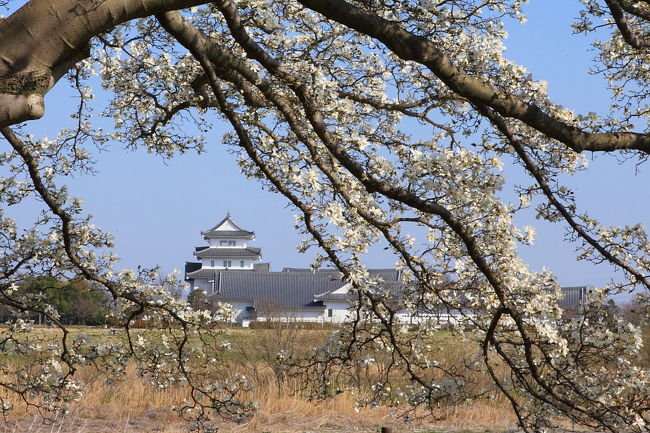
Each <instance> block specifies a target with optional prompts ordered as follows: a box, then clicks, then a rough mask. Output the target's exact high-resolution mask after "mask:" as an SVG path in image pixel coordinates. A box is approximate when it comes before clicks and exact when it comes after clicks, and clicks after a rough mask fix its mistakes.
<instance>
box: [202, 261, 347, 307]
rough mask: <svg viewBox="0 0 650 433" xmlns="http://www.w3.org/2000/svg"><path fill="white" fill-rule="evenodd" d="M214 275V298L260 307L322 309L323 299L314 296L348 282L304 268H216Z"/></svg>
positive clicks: (212, 297)
mask: <svg viewBox="0 0 650 433" xmlns="http://www.w3.org/2000/svg"><path fill="white" fill-rule="evenodd" d="M213 272H214V271H213ZM213 275H214V278H215V290H216V291H217V292H218V293H214V294H211V295H210V297H211V299H213V300H215V301H222V302H228V301H234V300H249V301H251V302H252V303H253V306H254V308H256V309H258V310H259V309H265V308H267V309H270V310H275V309H294V310H296V309H306V308H307V309H311V308H320V309H322V308H323V305H322V303H321V302H315V301H314V297H315V296H316V295H317V294H319V293H325V292H330V291H332V290H336V289H338V288H340V287H341V286H343V285H344V284H345V283H344V282H342V281H340V280H332V279H330V278H328V277H327V275H323V276H320V275H313V274H307V273H304V272H301V273H289V272H249V271H216V273H214V274H213Z"/></svg>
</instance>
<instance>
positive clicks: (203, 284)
mask: <svg viewBox="0 0 650 433" xmlns="http://www.w3.org/2000/svg"><path fill="white" fill-rule="evenodd" d="M193 288H194V289H201V290H205V292H206V293H210V292H212V283H210V282H208V280H194V286H193Z"/></svg>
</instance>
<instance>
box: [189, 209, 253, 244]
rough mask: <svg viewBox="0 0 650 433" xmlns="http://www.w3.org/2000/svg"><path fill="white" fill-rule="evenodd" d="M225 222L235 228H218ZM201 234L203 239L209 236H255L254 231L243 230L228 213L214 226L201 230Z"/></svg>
mask: <svg viewBox="0 0 650 433" xmlns="http://www.w3.org/2000/svg"><path fill="white" fill-rule="evenodd" d="M226 222H228V223H230V224H231V225H232V226H234V227H235V228H236V229H237V230H218V229H219V227H221V226H222V225H223V224H225V223H226ZM201 236H203V237H204V238H205V239H209V238H231V239H232V238H243V239H253V238H254V237H255V232H249V231H248V230H244V229H243V228H241V227H240V226H239V224H237V223H236V222H235V221H234V220H233V219H232V218H231V217H230V214H228V215H226V217H225V218H224V219H222V220H221V221H219V222H218V223H217V224H216V225H215V226H214V227H212V228H210V229H208V230H206V231H204V232H201Z"/></svg>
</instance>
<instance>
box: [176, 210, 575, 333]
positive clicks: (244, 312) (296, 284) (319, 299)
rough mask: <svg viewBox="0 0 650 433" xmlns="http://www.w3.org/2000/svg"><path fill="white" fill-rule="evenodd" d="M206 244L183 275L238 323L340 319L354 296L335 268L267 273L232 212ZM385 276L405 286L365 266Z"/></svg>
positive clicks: (389, 282)
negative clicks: (227, 309) (229, 311)
mask: <svg viewBox="0 0 650 433" xmlns="http://www.w3.org/2000/svg"><path fill="white" fill-rule="evenodd" d="M201 236H203V239H204V240H205V241H206V242H207V244H208V245H207V246H201V247H197V248H196V249H195V251H194V256H195V257H196V259H197V260H200V261H196V262H186V263H185V280H186V281H187V282H188V283H189V284H190V289H191V290H194V289H201V290H204V291H205V292H206V294H207V295H208V299H209V300H210V302H211V303H214V302H225V303H228V304H230V305H231V306H232V308H233V310H234V313H235V317H234V320H235V322H236V323H238V324H240V325H242V326H248V324H249V323H250V322H251V321H255V320H261V321H264V320H296V321H303V322H320V323H327V322H329V323H340V322H343V321H344V320H345V318H346V316H347V314H348V307H349V306H350V303H351V301H352V297H353V295H352V294H350V293H348V289H349V288H350V285H349V284H348V283H347V282H346V281H344V280H342V279H341V278H340V274H339V272H338V271H336V270H334V269H322V270H319V271H316V272H314V271H312V270H311V269H301V268H284V269H283V270H282V271H281V272H271V266H270V263H261V259H262V252H261V250H260V248H254V247H249V246H248V242H249V241H252V240H254V239H255V233H254V232H252V231H248V230H245V229H244V228H242V227H241V226H240V225H239V224H237V223H236V222H235V221H234V220H233V219H232V217H231V216H230V214H228V215H226V217H225V218H224V219H222V220H221V221H220V222H219V223H218V224H216V225H215V226H214V227H212V228H211V229H208V230H206V231H203V232H201ZM368 271H369V272H370V274H371V275H373V276H376V277H379V278H381V279H382V280H383V288H384V289H386V290H388V291H389V292H391V293H392V295H393V296H396V297H399V296H400V295H401V293H402V291H403V289H404V285H403V283H402V278H401V272H400V271H399V270H397V269H369V270H368ZM563 291H564V293H565V298H564V300H563V301H562V302H561V303H560V306H561V307H562V308H564V309H566V310H577V309H578V307H579V305H580V303H581V302H583V301H584V299H585V296H586V287H584V286H580V287H564V288H563ZM455 314H457V312H456V313H454V312H445V311H440V312H436V313H432V312H428V313H426V314H425V316H426V317H422V316H418V317H413V316H409V315H408V314H407V313H406V312H398V313H397V316H398V319H399V320H400V321H401V322H405V323H408V322H414V321H421V320H423V318H424V319H425V320H428V319H435V320H438V321H442V322H449V321H453V320H455V318H454V316H455Z"/></svg>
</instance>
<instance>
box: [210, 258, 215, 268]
mask: <svg viewBox="0 0 650 433" xmlns="http://www.w3.org/2000/svg"><path fill="white" fill-rule="evenodd" d="M210 266H211V267H213V268H214V260H210Z"/></svg>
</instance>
